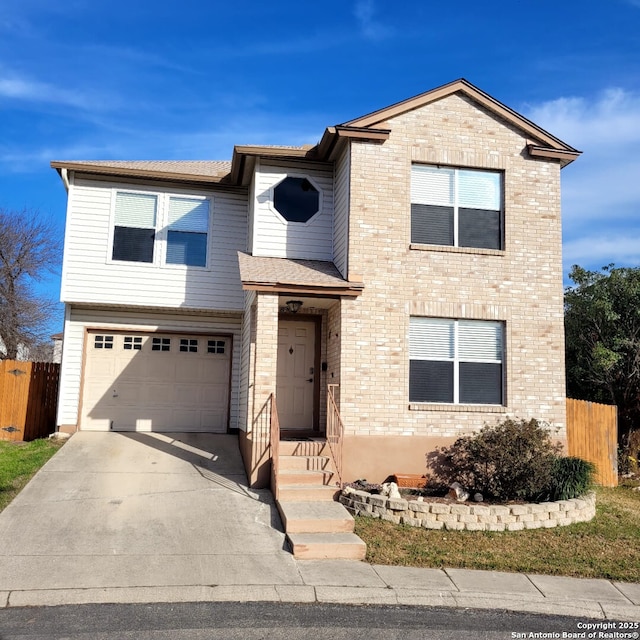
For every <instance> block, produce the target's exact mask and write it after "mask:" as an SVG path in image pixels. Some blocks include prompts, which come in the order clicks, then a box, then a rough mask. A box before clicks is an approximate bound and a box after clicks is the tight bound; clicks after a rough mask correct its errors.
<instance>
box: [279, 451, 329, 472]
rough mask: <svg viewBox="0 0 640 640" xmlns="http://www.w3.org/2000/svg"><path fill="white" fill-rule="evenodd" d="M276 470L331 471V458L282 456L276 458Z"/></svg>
mask: <svg viewBox="0 0 640 640" xmlns="http://www.w3.org/2000/svg"><path fill="white" fill-rule="evenodd" d="M278 468H279V469H280V470H281V471H284V470H285V469H307V470H309V471H311V470H325V471H327V470H328V471H331V458H330V457H329V456H283V455H280V456H279V458H278Z"/></svg>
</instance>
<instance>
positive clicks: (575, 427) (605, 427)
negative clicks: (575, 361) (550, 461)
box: [567, 398, 618, 487]
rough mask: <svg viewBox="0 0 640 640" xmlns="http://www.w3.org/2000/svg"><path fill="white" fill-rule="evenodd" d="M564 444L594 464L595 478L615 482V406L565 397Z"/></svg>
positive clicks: (604, 482)
mask: <svg viewBox="0 0 640 640" xmlns="http://www.w3.org/2000/svg"><path fill="white" fill-rule="evenodd" d="M567 447H568V449H569V455H570V456H577V457H578V458H582V459H583V460H588V461H589V462H593V463H594V464H595V465H596V482H597V483H598V484H600V485H602V486H604V487H617V486H618V408H617V407H615V406H612V405H608V404H598V403H596V402H587V401H585V400H572V399H571V398H567Z"/></svg>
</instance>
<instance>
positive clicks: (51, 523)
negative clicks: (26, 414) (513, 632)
mask: <svg viewBox="0 0 640 640" xmlns="http://www.w3.org/2000/svg"><path fill="white" fill-rule="evenodd" d="M178 438H179V439H178ZM0 539H2V541H3V546H2V548H1V549H0V606H3V607H18V606H39V605H62V604H80V603H101V602H115V603H133V602H137V603H140V602H199V601H224V600H226V601H256V600H260V601H273V602H335V603H353V604H393V605H398V604H400V605H420V606H451V607H465V608H489V609H506V610H513V611H527V612H539V613H548V614H558V615H571V616H578V617H581V618H595V619H601V620H602V619H610V620H631V621H640V584H625V583H614V582H609V581H607V580H585V579H575V578H562V577H552V576H537V575H523V574H511V573H497V572H486V571H468V570H463V569H446V570H437V569H415V568H406V567H386V566H378V565H374V566H372V565H368V564H365V563H362V562H354V561H344V560H341V561H327V560H320V561H312V560H307V561H295V560H294V559H293V557H292V556H291V554H289V553H288V552H287V550H286V549H285V548H284V544H285V542H284V534H283V533H282V529H281V525H280V521H279V517H278V515H277V510H276V508H275V505H274V502H273V498H272V496H271V493H270V492H269V491H267V490H257V491H256V490H253V489H249V488H248V487H247V485H246V478H245V475H244V471H243V467H242V462H241V460H240V456H239V453H238V447H237V438H236V437H234V436H214V435H210V434H202V435H188V436H176V437H175V438H173V437H171V436H169V435H159V434H116V433H89V432H81V433H78V434H76V435H74V436H73V437H72V438H71V440H70V441H69V442H68V443H67V444H65V446H64V447H63V448H62V449H61V451H60V452H59V453H57V454H56V455H55V456H54V457H53V458H52V459H51V460H50V461H49V462H48V463H47V464H46V465H45V466H44V467H43V468H42V469H41V470H40V472H39V473H38V474H37V475H36V476H35V478H34V479H33V480H32V481H31V482H30V483H29V485H28V486H27V487H26V488H25V489H24V490H23V491H22V493H21V494H20V495H19V496H18V497H17V498H16V499H15V500H14V501H13V503H12V504H11V505H9V507H7V508H6V509H5V510H4V511H3V512H2V513H1V514H0Z"/></svg>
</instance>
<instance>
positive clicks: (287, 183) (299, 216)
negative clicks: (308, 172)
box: [273, 177, 320, 222]
mask: <svg viewBox="0 0 640 640" xmlns="http://www.w3.org/2000/svg"><path fill="white" fill-rule="evenodd" d="M273 206H274V207H275V209H276V211H277V212H278V213H279V214H280V215H281V216H282V217H283V218H284V219H285V220H287V221H288V222H307V221H309V220H310V219H311V218H313V216H315V215H316V213H318V209H319V207H320V193H319V192H318V190H317V189H316V188H315V187H314V186H313V185H312V184H311V182H309V180H308V179H307V178H292V177H289V178H285V179H284V180H283V181H282V182H280V183H279V184H277V185H276V186H275V187H274V189H273Z"/></svg>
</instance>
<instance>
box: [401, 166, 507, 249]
mask: <svg viewBox="0 0 640 640" xmlns="http://www.w3.org/2000/svg"><path fill="white" fill-rule="evenodd" d="M502 192H503V189H502V173H501V172H498V171H477V170H475V169H454V168H448V167H434V166H429V165H421V164H414V165H413V166H412V168H411V242H414V243H418V244H437V245H445V246H450V247H474V248H479V249H502V248H503V240H502V237H503V231H502V226H503V204H502V203H503V198H502Z"/></svg>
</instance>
